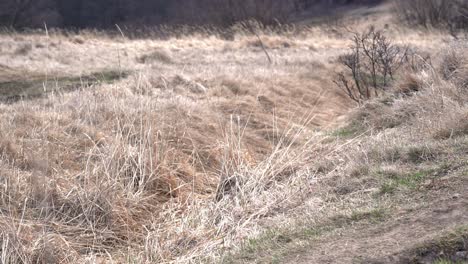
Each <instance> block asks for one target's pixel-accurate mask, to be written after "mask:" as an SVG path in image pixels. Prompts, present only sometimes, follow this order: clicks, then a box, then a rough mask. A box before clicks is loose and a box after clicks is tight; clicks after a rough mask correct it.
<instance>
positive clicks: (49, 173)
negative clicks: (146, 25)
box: [0, 4, 468, 263]
mask: <svg viewBox="0 0 468 264" xmlns="http://www.w3.org/2000/svg"><path fill="white" fill-rule="evenodd" d="M304 15H305V16H307V13H305V14H304ZM301 23H302V25H301V26H300V27H299V26H298V27H297V28H296V27H295V26H294V25H284V26H282V27H280V28H278V27H275V28H270V27H267V26H263V25H260V24H255V23H252V22H251V23H250V24H247V23H237V24H235V25H234V26H232V27H230V28H229V29H228V30H220V29H216V30H215V29H213V28H207V27H205V28H194V27H188V26H187V27H181V28H172V27H167V28H164V27H163V28H159V29H158V31H157V32H154V35H151V34H147V36H153V37H146V38H138V39H133V38H130V37H129V36H132V35H133V34H134V32H131V31H129V30H126V29H125V28H124V29H121V32H119V34H117V35H116V34H115V33H113V32H104V31H92V30H83V31H79V32H67V31H62V30H48V31H34V32H29V33H25V32H23V33H20V32H16V31H10V30H8V31H3V32H2V33H1V34H0V101H1V103H0V118H1V122H0V187H1V188H0V211H1V214H0V226H1V227H2V228H0V243H1V248H0V253H1V254H0V262H1V263H220V262H221V263H250V262H252V263H353V262H357V263H395V262H400V263H409V262H410V263H413V262H414V263H433V262H437V261H439V263H450V261H453V262H454V263H457V261H461V262H462V261H467V260H468V255H467V254H466V252H467V248H466V244H467V243H466V242H467V234H468V233H467V225H468V215H467V214H466V212H467V211H468V210H467V209H468V192H467V184H468V125H467V120H468V104H467V102H468V90H467V87H466V85H467V79H466V73H467V67H468V47H467V45H466V40H465V39H464V37H463V36H460V38H459V40H456V39H454V37H453V36H452V35H450V34H449V33H447V32H444V31H439V30H434V29H432V30H427V29H422V28H408V27H405V26H403V25H400V24H398V23H396V20H395V18H394V16H393V15H392V13H391V8H390V6H389V5H388V4H383V5H378V6H372V7H357V8H352V9H346V8H344V9H342V10H340V17H339V19H337V20H333V21H327V20H326V19H325V20H321V19H318V20H317V19H316V18H314V19H301ZM371 26H374V27H375V28H376V30H383V31H382V32H383V33H382V34H384V35H385V36H386V37H387V38H388V39H390V40H391V42H392V43H394V45H395V46H393V47H398V49H397V50H399V51H402V50H404V51H405V57H404V58H405V59H404V60H403V59H401V65H399V67H398V70H396V71H395V72H392V81H389V82H388V84H387V82H386V79H385V78H386V76H385V77H384V76H378V80H376V82H377V81H378V82H379V83H380V82H383V83H385V87H383V88H382V90H379V91H378V92H377V91H376V94H377V96H374V95H373V94H372V95H369V94H368V97H369V98H364V97H362V96H361V97H362V100H358V101H359V103H358V102H357V101H355V100H353V99H352V98H350V96H348V93H347V91H346V90H344V89H343V87H342V86H338V85H337V84H338V83H337V76H339V75H338V74H339V73H340V72H342V71H344V70H346V67H345V66H344V65H343V58H346V56H345V57H343V55H345V54H349V52H350V47H352V45H353V39H355V38H356V36H360V35H356V34H357V33H356V32H375V31H372V30H373V29H369V28H372V27H371ZM252 32H254V33H255V34H253V33H252ZM147 33H151V32H147ZM162 33H163V34H162ZM364 35H365V34H364ZM161 36H164V38H162V37H161ZM348 58H349V56H348ZM366 74H367V73H366ZM363 75H365V74H363ZM393 75H394V76H393ZM366 76H367V75H366ZM366 76H365V79H363V80H364V82H365V84H366V85H368V83H366V82H369V80H370V79H367V78H368V77H366ZM358 81H359V80H358Z"/></svg>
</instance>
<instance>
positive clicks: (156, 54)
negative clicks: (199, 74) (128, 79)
mask: <svg viewBox="0 0 468 264" xmlns="http://www.w3.org/2000/svg"><path fill="white" fill-rule="evenodd" d="M137 62H139V63H149V64H151V63H163V64H171V63H174V61H173V59H172V57H171V55H170V54H169V52H168V51H166V50H162V49H161V50H155V51H152V52H151V53H148V54H145V55H143V56H140V57H138V58H137Z"/></svg>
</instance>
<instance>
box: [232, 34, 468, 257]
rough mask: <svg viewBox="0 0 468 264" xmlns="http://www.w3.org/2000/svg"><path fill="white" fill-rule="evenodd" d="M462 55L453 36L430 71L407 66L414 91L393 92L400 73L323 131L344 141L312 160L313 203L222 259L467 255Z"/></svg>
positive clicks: (467, 135)
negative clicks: (341, 122)
mask: <svg viewBox="0 0 468 264" xmlns="http://www.w3.org/2000/svg"><path fill="white" fill-rule="evenodd" d="M467 54H468V49H467V48H466V46H465V44H463V43H455V44H452V46H451V47H449V48H447V49H446V50H445V51H441V52H440V53H436V54H434V55H433V56H435V58H436V59H435V61H437V63H436V64H434V65H432V66H430V68H429V70H430V73H429V74H428V73H427V71H428V69H427V68H426V66H424V67H423V69H420V70H419V71H416V72H412V73H411V71H410V73H407V74H410V75H412V76H417V77H415V78H416V80H417V81H416V85H417V86H419V88H420V89H419V91H418V92H414V93H412V94H410V95H402V94H400V91H401V89H402V88H404V87H408V85H409V84H408V83H406V82H405V81H400V82H398V83H396V84H395V87H394V88H393V91H391V92H390V93H388V94H387V95H385V96H384V97H385V98H379V99H375V100H372V101H370V102H368V103H366V105H364V106H362V107H360V108H358V109H357V110H355V111H354V112H353V113H352V114H350V118H349V124H348V125H346V126H344V127H342V128H340V129H337V130H335V131H334V132H333V133H331V135H330V138H329V139H328V142H329V143H328V144H338V145H343V144H345V143H348V145H347V146H346V147H344V149H341V150H340V151H338V153H334V154H333V155H330V156H325V158H323V160H322V161H321V162H318V163H317V165H316V166H317V177H318V181H319V182H320V184H319V185H318V186H317V189H316V192H315V193H314V194H313V195H312V197H311V198H310V199H311V201H313V202H314V203H315V204H314V207H312V208H314V209H315V210H314V209H312V210H311V208H310V207H307V206H303V207H299V208H298V211H297V215H298V216H297V218H296V220H297V222H292V223H291V224H290V225H287V226H285V227H283V228H279V229H276V228H275V229H272V230H270V231H268V232H266V233H265V234H264V235H262V236H260V237H259V238H255V239H252V240H250V241H248V242H246V243H245V244H244V247H243V249H242V250H241V251H240V252H239V253H237V254H234V255H231V256H228V257H227V258H226V259H225V261H226V262H227V263H238V262H239V263H244V262H255V263H272V262H273V263H274V262H277V263H280V262H281V263H283V262H287V263H374V262H375V263H409V262H410V263H432V262H433V261H440V262H441V263H445V262H443V261H447V262H448V263H459V262H460V263H461V262H463V261H466V260H467V258H468V256H467V255H466V249H467V248H466V237H467V235H468V233H467V229H466V227H467V224H468V215H467V214H466V212H467V211H468V192H467V189H468V188H467V186H468V125H467V124H468V123H467V120H468V108H467V107H468V104H467V102H468V90H467V89H466V86H465V85H466V76H465V74H466V66H467V65H468V64H467V63H468V60H467ZM454 65H456V67H451V66H454ZM449 68H450V74H444V73H447V69H449ZM443 76H445V77H443ZM402 79H404V78H402ZM414 81H415V80H414V79H412V82H414ZM305 204H307V202H305ZM317 207H319V208H320V209H319V210H317V209H316V208H317Z"/></svg>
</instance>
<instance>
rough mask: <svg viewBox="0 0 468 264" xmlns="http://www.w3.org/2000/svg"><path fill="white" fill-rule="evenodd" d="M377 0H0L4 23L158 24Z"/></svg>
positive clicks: (277, 15)
mask: <svg viewBox="0 0 468 264" xmlns="http://www.w3.org/2000/svg"><path fill="white" fill-rule="evenodd" d="M370 2H379V1H375V0H282V1H278V0H139V1H133V0H2V1H0V26H7V27H12V28H25V27H43V26H44V23H45V24H47V25H48V26H49V27H65V28H109V27H114V26H115V24H119V25H121V24H123V25H128V26H140V25H158V24H195V25H200V24H202V25H207V24H209V25H216V26H228V25H231V24H232V23H235V22H237V21H242V20H247V19H256V20H258V21H260V22H262V23H264V24H274V23H278V22H286V21H288V19H289V18H291V17H292V16H294V15H296V14H298V13H300V12H301V11H303V10H305V9H310V8H313V7H314V6H315V5H322V6H323V5H337V4H340V5H343V4H353V3H370Z"/></svg>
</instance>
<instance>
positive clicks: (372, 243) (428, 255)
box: [285, 177, 468, 263]
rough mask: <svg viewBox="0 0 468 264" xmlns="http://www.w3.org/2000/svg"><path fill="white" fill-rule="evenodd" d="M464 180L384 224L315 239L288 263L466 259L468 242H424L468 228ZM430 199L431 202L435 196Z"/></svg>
mask: <svg viewBox="0 0 468 264" xmlns="http://www.w3.org/2000/svg"><path fill="white" fill-rule="evenodd" d="M465 178H466V177H465ZM462 182H464V183H465V184H460V185H459V186H457V187H455V186H453V187H454V188H456V189H455V190H454V191H453V192H451V193H452V194H450V193H448V194H446V195H444V196H443V197H440V198H439V199H434V200H432V202H431V203H430V204H429V205H428V206H425V207H422V208H420V209H417V210H410V209H402V210H400V211H398V212H397V213H396V214H395V215H393V216H392V217H391V218H390V219H388V220H387V221H385V222H383V223H379V224H373V223H362V224H358V225H357V226H355V227H351V228H346V229H345V230H343V231H342V232H339V233H338V234H331V235H329V236H324V237H322V238H321V239H319V240H317V241H316V242H314V243H313V244H312V247H310V248H308V249H306V250H304V251H303V252H301V253H299V254H296V255H292V256H290V257H288V258H287V260H286V261H285V262H286V263H433V261H435V260H437V259H438V258H440V257H444V258H445V257H447V258H449V259H450V258H451V257H450V255H453V254H455V255H456V257H458V258H460V259H459V260H462V259H463V260H466V257H467V256H466V247H467V245H466V244H465V245H464V248H462V249H454V251H455V252H449V251H450V250H451V249H441V248H440V247H439V246H435V247H433V248H431V246H426V249H425V250H422V251H421V246H422V245H425V244H427V243H433V244H434V241H438V239H440V237H443V236H444V234H447V233H448V232H451V231H453V230H456V229H457V228H459V227H460V226H462V227H466V224H467V223H468V193H467V192H466V188H464V187H466V183H467V182H466V179H465V180H464V181H462ZM459 191H460V192H462V193H459ZM426 199H427V200H428V201H430V199H432V198H428V197H426ZM423 200H424V199H423ZM462 235H466V234H465V233H464V234H462ZM465 240H466V239H465ZM464 242H465V243H466V241H464ZM437 244H438V243H435V245H437ZM439 244H444V243H443V242H442V243H439ZM445 244H447V243H445ZM444 250H445V252H444ZM447 255H448V256H447Z"/></svg>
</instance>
